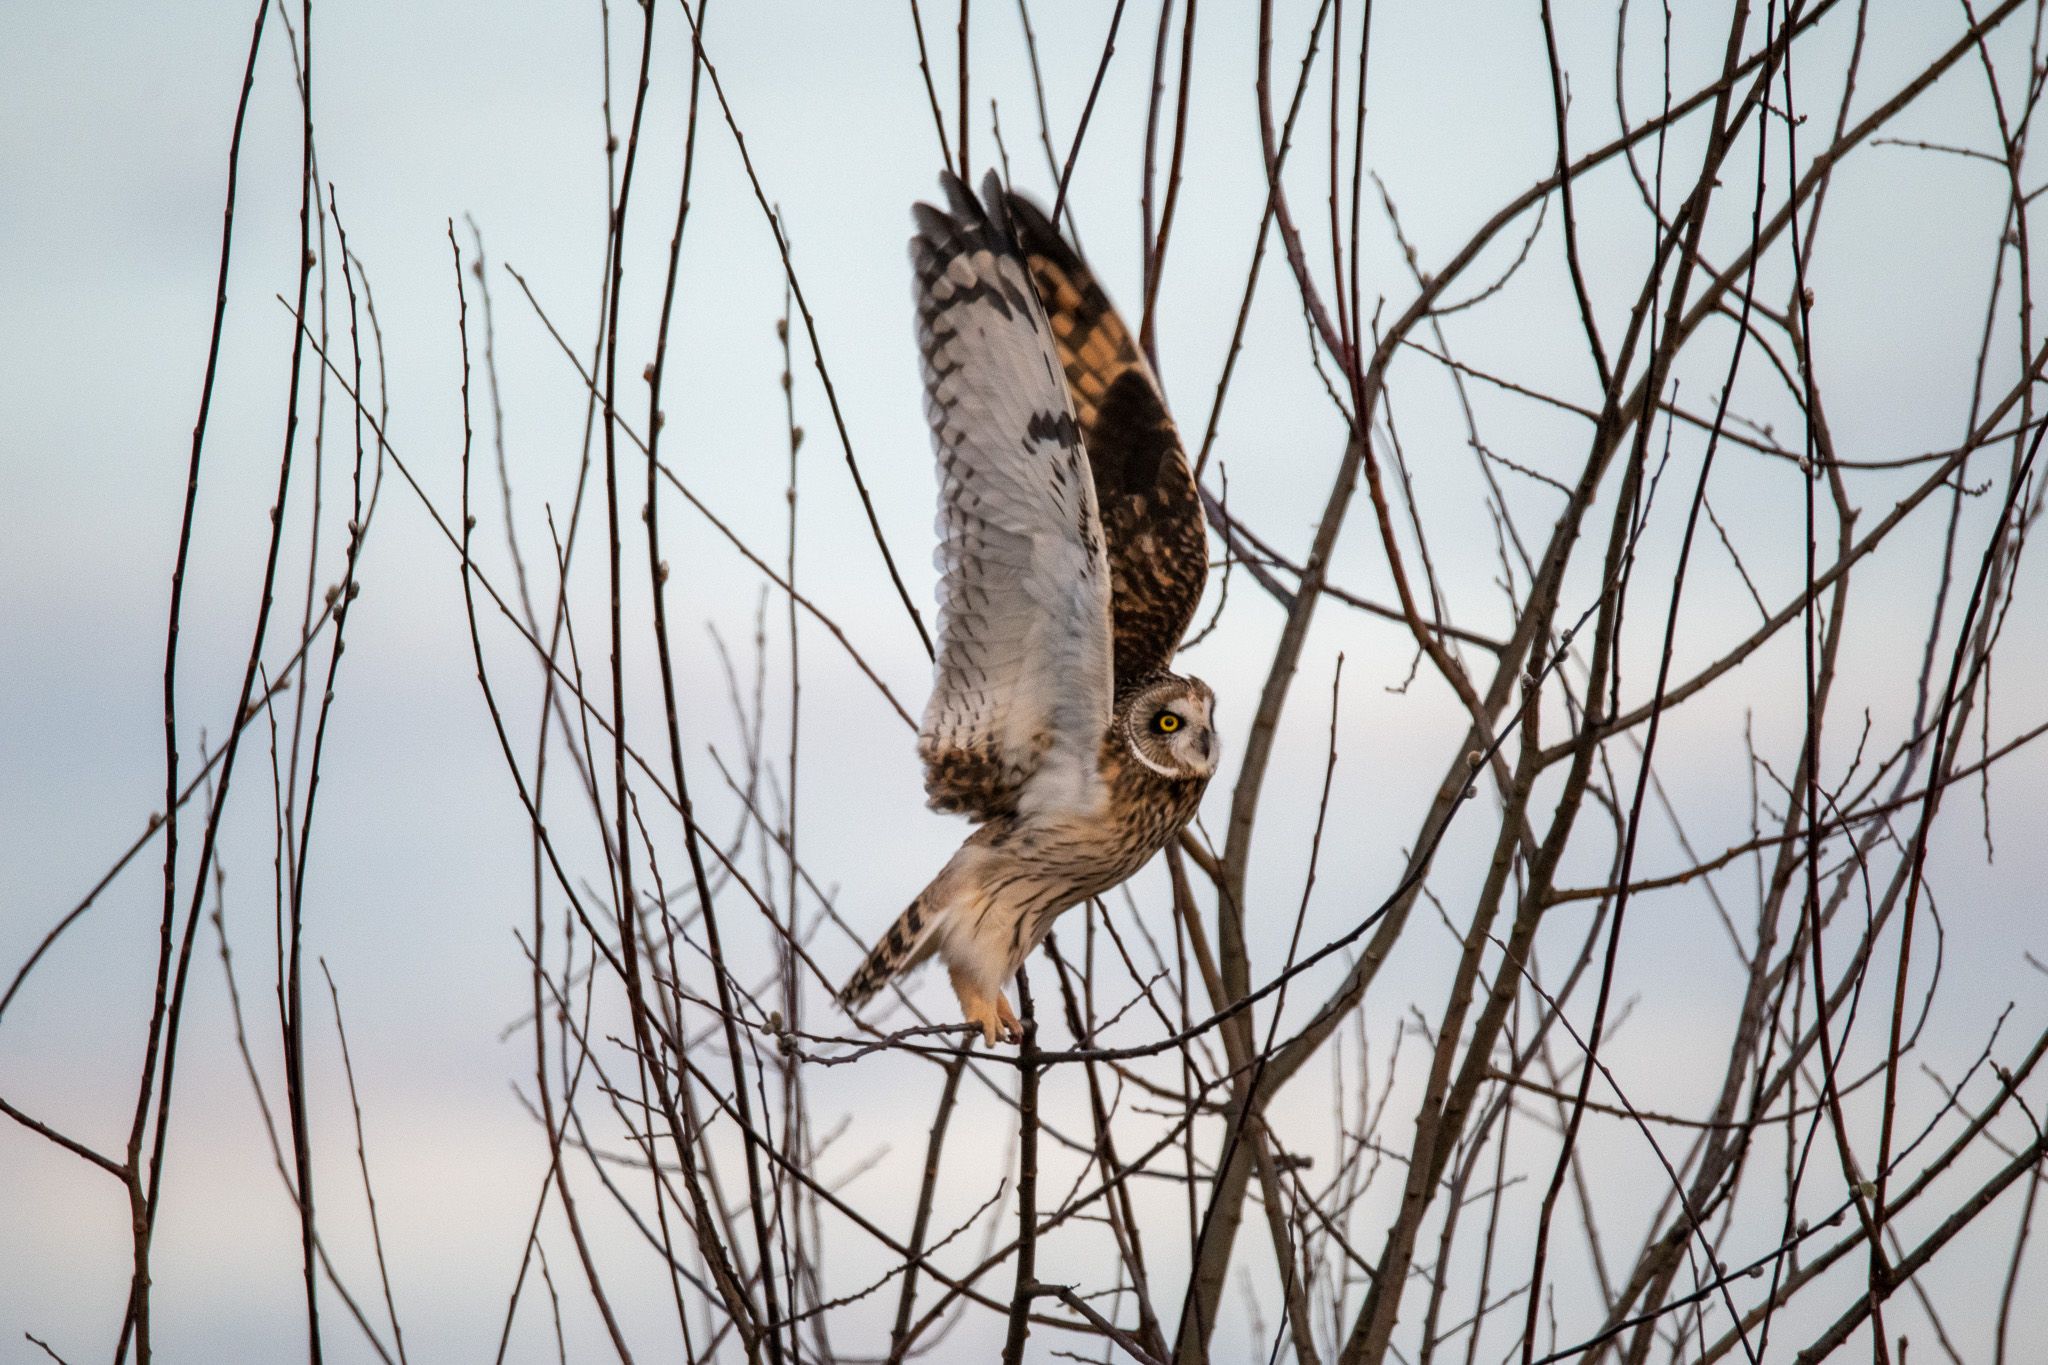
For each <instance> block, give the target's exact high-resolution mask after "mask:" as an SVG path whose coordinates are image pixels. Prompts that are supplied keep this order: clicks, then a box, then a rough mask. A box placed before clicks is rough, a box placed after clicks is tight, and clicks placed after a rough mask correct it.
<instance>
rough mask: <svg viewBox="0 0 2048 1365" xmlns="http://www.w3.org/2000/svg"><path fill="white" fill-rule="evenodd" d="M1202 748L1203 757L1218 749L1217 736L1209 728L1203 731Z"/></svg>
mask: <svg viewBox="0 0 2048 1365" xmlns="http://www.w3.org/2000/svg"><path fill="white" fill-rule="evenodd" d="M1201 749H1202V757H1203V758H1208V757H1209V756H1210V755H1211V754H1213V753H1214V752H1215V751H1216V737H1215V736H1214V735H1212V734H1210V733H1209V732H1208V731H1207V730H1204V731H1202V743H1201Z"/></svg>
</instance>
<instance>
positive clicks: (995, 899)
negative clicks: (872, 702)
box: [840, 175, 1217, 1042]
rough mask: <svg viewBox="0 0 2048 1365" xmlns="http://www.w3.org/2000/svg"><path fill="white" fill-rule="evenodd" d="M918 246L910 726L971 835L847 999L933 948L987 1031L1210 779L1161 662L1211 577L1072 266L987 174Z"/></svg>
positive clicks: (1156, 422) (1132, 384) (1203, 711)
mask: <svg viewBox="0 0 2048 1365" xmlns="http://www.w3.org/2000/svg"><path fill="white" fill-rule="evenodd" d="M943 183H944V184H945V187H946V192H947V196H948V199H949V200H950V206H951V211H950V212H949V213H942V212H940V211H939V210H937V209H934V208H931V207H930V206H928V205H923V204H920V205H917V206H916V207H915V210H914V212H915V216H916V218H917V223H918V228H919V231H918V233H917V235H916V236H915V237H913V238H912V241H911V262H912V266H913V270H914V272H915V277H916V297H917V322H918V341H919V348H920V350H921V352H922V354H923V358H924V372H925V393H926V412H927V415H928V417H929V418H930V421H931V426H932V435H933V446H934V449H935V450H936V452H937V457H938V468H939V532H940V539H939V549H938V554H937V558H938V563H939V567H940V569H941V576H940V584H939V602H940V610H939V648H938V657H937V659H936V661H935V665H934V682H933V688H932V698H931V702H930V704H929V705H928V706H927V708H926V711H925V717H924V723H923V724H922V726H920V729H919V735H918V752H919V755H920V757H922V759H923V760H924V764H925V790H926V793H927V795H928V796H929V798H930V804H931V806H932V808H933V809H935V810H944V811H953V812H957V813H960V814H964V815H966V816H967V817H968V818H969V819H971V820H974V821H976V822H977V823H978V824H979V825H980V828H978V829H977V830H975V831H974V833H973V834H972V835H970V836H969V837H968V839H967V841H966V842H965V843H964V844H962V845H961V846H960V848H959V849H958V850H957V851H956V852H955V853H954V855H953V857H952V858H951V859H949V860H948V862H947V863H946V866H945V867H944V868H943V869H942V870H941V871H940V873H939V875H938V876H937V877H935V878H934V879H933V880H932V882H931V884H930V885H928V886H927V887H926V888H925V889H924V891H923V892H921V893H920V894H919V895H918V896H917V898H916V899H915V900H913V901H912V902H911V904H910V907H909V908H908V909H906V910H905V911H904V912H903V914H902V915H901V916H899V917H898V918H897V920H896V922H895V923H894V924H893V925H891V926H890V928H889V930H888V932H887V933H885V934H884V935H883V936H882V939H881V941H880V942H879V943H878V944H877V945H876V947H875V949H874V951H873V952H872V953H870V954H869V956H868V959H867V961H866V962H865V963H864V964H863V965H862V966H861V968H860V970H859V971H858V972H856V973H855V974H854V976H853V978H852V979H851V980H850V981H849V982H848V983H847V985H846V987H845V989H844V990H842V991H841V992H840V999H841V1000H842V1001H843V1002H844V1003H845V1004H846V1005H847V1006H848V1007H853V1006H857V1005H859V1004H861V1003H862V1002H863V1001H865V1000H867V999H868V998H869V997H870V996H872V995H873V994H874V993H875V992H876V991H877V990H879V989H880V988H881V987H882V986H883V985H884V984H885V983H886V982H887V981H888V980H889V979H890V978H891V977H893V976H896V975H898V974H900V973H902V972H905V971H908V970H910V969H911V968H913V967H915V966H916V965H918V964H919V963H920V962H922V961H923V960H925V959H926V958H928V957H930V956H931V955H932V954H933V953H937V954H939V955H940V956H942V957H944V958H945V960H946V964H947V967H948V970H949V973H950V975H951V977H952V981H953V987H954V990H955V991H956V992H957V993H958V995H959V997H960V1003H961V1007H962V1009H963V1011H964V1012H965V1014H966V1016H967V1018H968V1019H969V1020H970V1021H971V1022H973V1023H975V1024H977V1025H979V1026H980V1027H981V1029H982V1033H983V1036H984V1038H986V1039H987V1040H988V1041H990V1042H993V1041H995V1040H996V1038H997V1037H999V1036H1001V1037H1007V1038H1010V1039H1011V1040H1012V1041H1015V1040H1016V1039H1017V1038H1018V1037H1020V1036H1021V1035H1020V1033H1019V1031H1018V1026H1017V1020H1016V1016H1015V1015H1014V1014H1013V1013H1012V1012H1011V1010H1010V1006H1009V1003H1008V1002H1007V1001H1006V1000H1005V999H1004V998H1003V995H1002V983H1003V982H1004V981H1005V980H1007V979H1008V978H1009V977H1010V976H1012V975H1014V974H1015V973H1016V971H1017V969H1018V967H1019V966H1020V965H1021V963H1022V962H1023V960H1024V958H1025V957H1026V956H1027V955H1028V954H1029V953H1030V951H1031V950H1032V949H1033V948H1035V947H1036V946H1037V945H1038V943H1039V942H1040V941H1041V940H1042V939H1043V938H1044V936H1045V934H1046V932H1047V931H1048V930H1049V929H1050V927H1051V925H1052V921H1053V920H1054V918H1056V917H1057V916H1058V915H1059V914H1060V913H1061V912H1062V911H1065V910H1067V909H1068V908H1070V907H1072V906H1073V905H1076V904H1078V903H1080V902H1081V901H1083V900H1086V899H1088V898H1089V897H1091V896H1096V895H1100V894H1101V893H1102V892H1104V891H1107V890H1109V889H1110V888H1112V887H1114V886H1116V885H1117V884H1118V883H1120V882H1122V881H1123V880H1124V879H1125V878H1127V877H1129V876H1130V875H1131V874H1133V873H1134V872H1136V871H1137V870H1138V869H1139V868H1141V867H1143V866H1144V864H1145V863H1146V862H1147V861H1149V860H1150V859H1151V857H1152V855H1153V854H1155V853H1157V852H1158V851H1159V849H1160V848H1161V847H1163V846H1164V845H1165V844H1166V842H1167V841H1168V840H1170V839H1171V838H1173V836H1174V835H1175V834H1176V833H1177V832H1178V831H1179V830H1180V829H1181V828H1182V827H1184V826H1185V825H1186V824H1187V822H1188V821H1189V820H1190V819H1192V818H1193V816H1194V813H1195V809H1196V807H1197V805H1198V804H1199V803H1200V801H1201V797H1202V792H1203V790H1204V789H1205V788H1206V787H1207V785H1208V781H1209V777H1210V775H1211V774H1212V773H1213V772H1214V771H1215V767H1216V756H1217V745H1216V740H1215V735H1214V730H1213V728H1212V719H1211V710H1212V708H1213V704H1214V697H1213V695H1212V694H1211V693H1210V691H1209V688H1208V686H1207V685H1206V684H1205V683H1202V682H1201V681H1200V680H1198V679H1189V678H1181V677H1178V676H1176V675H1175V674H1173V673H1171V672H1170V671H1168V668H1167V665H1168V664H1169V663H1170V662H1171V660H1172V658H1173V654H1174V651H1175V649H1176V648H1177V647H1178V645H1179V642H1180V638H1181V636H1182V634H1184V633H1185V631H1186V629H1187V625H1188V622H1189V620H1190V619H1191V618H1192V617H1193V615H1194V611H1195V606H1196V603H1197V602H1198V601H1199V600H1200V597H1201V592H1202V586H1203V582H1204V579H1205V577H1206V567H1207V541H1206V535H1205V532H1204V530H1203V525H1202V519H1201V507H1200V503H1199V500H1198V498H1197V496H1196V492H1195V486H1194V480H1193V478H1192V476H1191V475H1190V474H1189V471H1188V467H1187V460H1186V457H1185V456H1184V455H1183V453H1182V451H1181V447H1180V439H1179V436H1178V434H1177V433H1176V431H1175V429H1174V426H1173V421H1172V418H1171V417H1170V416H1169V415H1168V414H1167V411H1166V406H1165V402H1164V399H1163V398H1162V396H1161V394H1160V391H1159V387H1158V382H1157V380H1156V378H1155V377H1154V376H1153V374H1152V371H1151V367H1150V366H1149V365H1147V364H1146V363H1145V361H1144V358H1143V357H1142V356H1141V355H1140V354H1139V352H1138V350H1137V348H1136V347H1135V346H1134V345H1133V344H1132V342H1131V337H1130V332H1129V330H1128V329H1127V328H1126V327H1125V326H1124V324H1123V322H1122V320H1121V319H1120V318H1118V317H1117V315H1116V311H1115V309H1114V308H1112V307H1111V306H1110V304H1109V300H1108V298H1107V296H1105V295H1104V294H1103V292H1102V290H1101V288H1100V287H1099V286H1098V285H1097V284H1096V283H1095V281H1094V278H1093V276H1092V275H1091V274H1090V273H1089V271H1088V268H1087V266H1086V265H1085V264H1084V263H1083V262H1082V261H1081V260H1080V258H1079V256H1078V255H1076V254H1075V253H1074V252H1073V250H1072V249H1071V248H1070V247H1068V246H1067V245H1066V243H1064V242H1063V241H1061V240H1060V238H1059V236H1058V234H1057V233H1056V232H1054V231H1053V229H1052V227H1051V225H1050V224H1048V223H1047V222H1046V221H1045V219H1044V217H1043V215H1041V214H1039V213H1038V211H1037V210H1036V209H1035V208H1033V207H1032V206H1031V205H1030V204H1028V203H1027V202H1025V201H1024V200H1022V199H1019V198H1017V197H1016V196H1013V195H1012V196H1006V195H1005V194H1004V193H1003V191H1002V189H1001V186H1000V185H999V184H998V183H997V181H996V180H995V177H994V176H993V175H991V176H990V177H989V180H988V182H987V184H986V185H985V186H984V189H983V195H982V198H981V199H980V200H977V199H976V198H975V197H974V196H973V195H972V194H970V193H969V192H968V191H967V189H966V188H965V187H964V186H963V185H961V184H960V183H959V182H958V181H957V180H954V179H952V178H951V177H950V176H949V177H946V178H945V180H944V182H943Z"/></svg>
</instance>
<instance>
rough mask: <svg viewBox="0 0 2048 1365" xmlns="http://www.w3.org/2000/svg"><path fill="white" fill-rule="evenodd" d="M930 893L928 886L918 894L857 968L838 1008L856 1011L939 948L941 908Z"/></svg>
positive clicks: (841, 994) (845, 988) (844, 987)
mask: <svg viewBox="0 0 2048 1365" xmlns="http://www.w3.org/2000/svg"><path fill="white" fill-rule="evenodd" d="M934 886H936V883H934ZM933 889H934V887H933V886H928V887H926V888H925V889H924V890H923V891H920V892H919V893H918V895H917V899H916V900H914V901H912V902H911V903H910V907H909V908H908V909H906V910H905V911H904V912H903V913H902V914H900V915H898V916H897V917H896V922H895V923H894V924H892V925H890V926H889V932H888V933H886V934H883V935H882V937H881V939H880V940H879V941H878V942H877V943H876V944H875V950H874V951H873V952H871V953H869V954H868V959H867V961H865V962H863V963H861V964H860V970H859V971H857V972H855V973H854V974H853V977H852V979H851V980H849V981H848V982H847V983H846V985H845V986H843V987H842V988H841V989H840V991H839V1003H840V1004H842V1005H844V1006H846V1008H848V1009H857V1008H859V1007H860V1006H861V1005H863V1004H865V1003H866V1002H867V1000H868V999H869V997H871V996H873V995H874V993H875V992H876V991H879V990H880V989H882V987H884V986H886V985H888V984H889V978H891V977H893V976H898V975H900V974H902V973H904V972H907V971H909V970H910V969H911V968H912V967H915V966H916V965H917V964H918V963H920V962H922V961H924V960H925V959H926V958H927V957H930V956H931V954H932V950H933V949H934V948H936V947H938V940H937V930H938V921H939V908H940V907H939V906H938V905H937V904H936V902H935V901H934V900H933V897H932V892H933Z"/></svg>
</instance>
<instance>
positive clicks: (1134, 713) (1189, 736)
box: [1122, 674, 1222, 778]
mask: <svg viewBox="0 0 2048 1365" xmlns="http://www.w3.org/2000/svg"><path fill="white" fill-rule="evenodd" d="M1215 704H1216V694H1215V693H1213V692H1211V691H1210V690H1209V684H1207V683H1205V682H1203V681H1202V680H1201V679H1200V678H1181V677H1176V676H1174V675H1172V674H1167V675H1165V676H1163V677H1161V678H1160V679H1159V680H1158V681H1156V682H1153V683H1150V684H1148V685H1146V686H1145V687H1143V688H1141V689H1139V690H1138V691H1136V692H1133V693H1132V694H1131V695H1130V696H1129V697H1127V698H1125V699H1124V703H1123V707H1122V710H1123V726H1124V742H1125V743H1126V744H1128V745H1129V746H1130V750H1131V754H1132V755H1133V756H1134V757H1135V758H1136V759H1137V760H1138V761H1139V762H1140V763H1142V764H1144V765H1145V766H1146V767H1148V768H1150V769H1151V770H1152V771H1153V772H1155V773H1158V774H1159V775H1160V776H1161V777H1171V778H1196V777H1203V778H1205V777H1208V776H1210V775H1211V774H1212V773H1214V772H1215V771H1216V762H1217V760H1218V759H1219V758H1220V757H1221V756H1222V744H1221V742H1220V741H1219V740H1218V739H1217V738H1216V731H1215V729H1214V728H1213V726H1212V724H1211V721H1210V715H1209V713H1210V711H1211V709H1212V708H1213V707H1214V706H1215Z"/></svg>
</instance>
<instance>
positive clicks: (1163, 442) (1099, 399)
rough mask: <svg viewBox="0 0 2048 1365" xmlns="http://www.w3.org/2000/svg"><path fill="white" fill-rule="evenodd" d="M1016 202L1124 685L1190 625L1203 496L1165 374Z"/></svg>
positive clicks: (1065, 248)
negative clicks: (1085, 490) (1084, 490)
mask: <svg viewBox="0 0 2048 1365" xmlns="http://www.w3.org/2000/svg"><path fill="white" fill-rule="evenodd" d="M1009 204H1010V214H1011V218H1012V221H1014V223H1015V224H1016V231H1017V239H1018V241H1019V243H1020V244H1021V245H1022V246H1023V248H1024V254H1025V257H1026V259H1027V260H1028V261H1029V263H1030V266H1031V278H1032V281H1033V283H1034V284H1035V285H1036V286H1037V289H1038V296H1039V298H1040V300H1041V301H1042V302H1043V304H1044V306H1045V311H1046V314H1047V316H1048V317H1049V318H1050V320H1051V323H1052V332H1053V340H1054V342H1055V344H1056V347H1057V349H1058V352H1059V358H1060V364H1061V366H1062V367H1063V368H1064V369H1065V371H1066V376H1067V389H1068V392H1069V393H1070V394H1071V395H1072V397H1073V402H1074V413H1075V416H1076V418H1077V419H1078V420H1079V422H1080V424H1081V437H1082V440H1083V441H1084V442H1085V443H1086V444H1087V447H1088V460H1089V463H1090V464H1091V465H1092V466H1093V468H1094V471H1095V501H1096V506H1097V508H1098V509H1099V511H1100V514H1101V517H1102V531H1103V539H1104V540H1105V541H1106V542H1107V545H1108V554H1109V572H1110V582H1111V585H1112V588H1113V593H1112V597H1111V603H1112V607H1113V610H1114V614H1115V627H1116V654H1115V669H1116V679H1117V683H1118V685H1119V686H1121V685H1123V684H1125V683H1129V682H1134V681H1136V680H1138V679H1140V678H1143V677H1144V676H1145V675H1146V674H1148V673H1151V672H1153V671H1155V670H1157V669H1161V668H1166V667H1168V666H1169V665H1170V664H1171V663H1172V661H1173V653H1174V650H1176V649H1177V648H1179V646H1180V641H1181V637H1182V636H1183V635H1185V634H1186V633H1187V629H1188V623H1189V622H1190V621H1192V620H1193V619H1194V615H1195V607H1196V604H1198V603H1199V602H1200V601H1201V600H1202V587H1203V585H1204V584H1205V583H1206V582H1207V581H1208V578H1209V542H1208V535H1207V532H1206V530H1205V528H1204V525H1203V519H1202V503H1201V498H1200V496H1199V495H1198V494H1197V493H1196V491H1195V479H1194V475H1193V474H1192V473H1191V472H1190V471H1189V469H1188V460H1187V454H1186V452H1185V451H1184V450H1182V448H1181V443H1180V432H1179V431H1178V429H1176V428H1175V426H1174V424H1173V417H1172V416H1171V415H1170V414H1169V413H1168V412H1167V410H1166V398H1165V395H1164V394H1163V393H1161V391H1160V388H1159V380H1158V377H1157V376H1155V375H1154V374H1153V373H1152V367H1151V365H1149V364H1148V363H1146V360H1145V355H1144V353H1143V352H1142V351H1140V350H1139V349H1138V344H1137V340H1136V338H1135V337H1133V336H1132V335H1131V331H1130V329H1129V328H1128V327H1126V326H1124V320H1123V319H1122V318H1121V317H1119V316H1118V315H1117V311H1116V307H1115V306H1114V305H1113V304H1111V303H1110V301H1109V296H1108V295H1107V294H1105V293H1103V292H1102V286H1101V285H1099V284H1097V283H1096V282H1095V276H1094V274H1093V273H1092V272H1091V271H1090V270H1089V269H1088V264H1087V262H1085V261H1083V260H1082V259H1081V257H1080V254H1079V253H1078V252H1076V251H1075V250H1074V248H1073V247H1071V246H1069V245H1068V244H1067V242H1066V240H1065V239H1064V238H1062V237H1061V236H1060V234H1059V232H1058V231H1057V230H1056V229H1055V228H1054V227H1053V225H1052V224H1051V223H1050V222H1049V221H1047V219H1046V217H1045V215H1044V214H1043V213H1041V212H1040V211H1039V210H1038V208H1037V207H1036V206H1035V205H1033V204H1032V203H1031V202H1030V201H1029V200H1027V199H1025V198H1024V197H1023V196H1021V195H1016V194H1013V195H1011V196H1010V197H1009Z"/></svg>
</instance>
